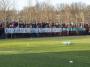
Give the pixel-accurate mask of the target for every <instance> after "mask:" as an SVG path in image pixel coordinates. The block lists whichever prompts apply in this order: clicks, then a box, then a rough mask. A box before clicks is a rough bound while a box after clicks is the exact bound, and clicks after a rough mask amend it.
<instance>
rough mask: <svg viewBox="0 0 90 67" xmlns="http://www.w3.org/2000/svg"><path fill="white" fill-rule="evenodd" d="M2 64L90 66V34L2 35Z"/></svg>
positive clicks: (18, 66) (5, 66)
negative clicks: (10, 36)
mask: <svg viewBox="0 0 90 67" xmlns="http://www.w3.org/2000/svg"><path fill="white" fill-rule="evenodd" d="M64 41H70V42H71V43H72V45H70V46H65V45H64V44H63V42H64ZM69 61H73V63H70V62H69ZM0 67H90V36H71V37H49V38H26V39H25V38H23V39H1V40H0Z"/></svg>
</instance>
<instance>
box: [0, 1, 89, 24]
mask: <svg viewBox="0 0 90 67" xmlns="http://www.w3.org/2000/svg"><path fill="white" fill-rule="evenodd" d="M15 5H16V4H15V3H14V2H10V1H9V0H0V20H1V21H3V22H11V21H18V22H24V23H31V22H49V23H50V22H51V23H52V22H58V23H66V22H86V23H87V22H90V5H86V4H85V3H81V2H79V3H72V4H57V5H56V6H52V5H50V4H49V3H45V2H43V3H38V2H37V4H36V5H35V6H33V7H32V6H27V7H24V8H23V10H21V11H17V10H16V9H15Z"/></svg>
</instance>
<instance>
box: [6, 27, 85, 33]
mask: <svg viewBox="0 0 90 67" xmlns="http://www.w3.org/2000/svg"><path fill="white" fill-rule="evenodd" d="M63 31H85V28H5V33H9V34H10V33H57V32H63Z"/></svg>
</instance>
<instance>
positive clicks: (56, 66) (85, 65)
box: [0, 51, 90, 67]
mask: <svg viewBox="0 0 90 67" xmlns="http://www.w3.org/2000/svg"><path fill="white" fill-rule="evenodd" d="M69 61H73V63H70V62H69ZM89 66H90V51H73V52H51V53H50V52H49V53H28V54H13V55H0V67H89Z"/></svg>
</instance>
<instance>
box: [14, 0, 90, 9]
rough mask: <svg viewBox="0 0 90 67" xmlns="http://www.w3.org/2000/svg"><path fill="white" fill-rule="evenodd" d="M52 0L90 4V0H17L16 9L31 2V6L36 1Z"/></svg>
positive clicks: (50, 0)
mask: <svg viewBox="0 0 90 67" xmlns="http://www.w3.org/2000/svg"><path fill="white" fill-rule="evenodd" d="M43 1H45V2H48V1H49V2H50V3H51V4H53V5H56V4H59V3H66V4H70V3H72V2H82V3H86V4H90V0H15V3H16V9H17V10H21V9H23V7H25V6H27V4H28V3H30V5H31V6H34V5H35V4H36V2H40V3H41V2H43Z"/></svg>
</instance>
